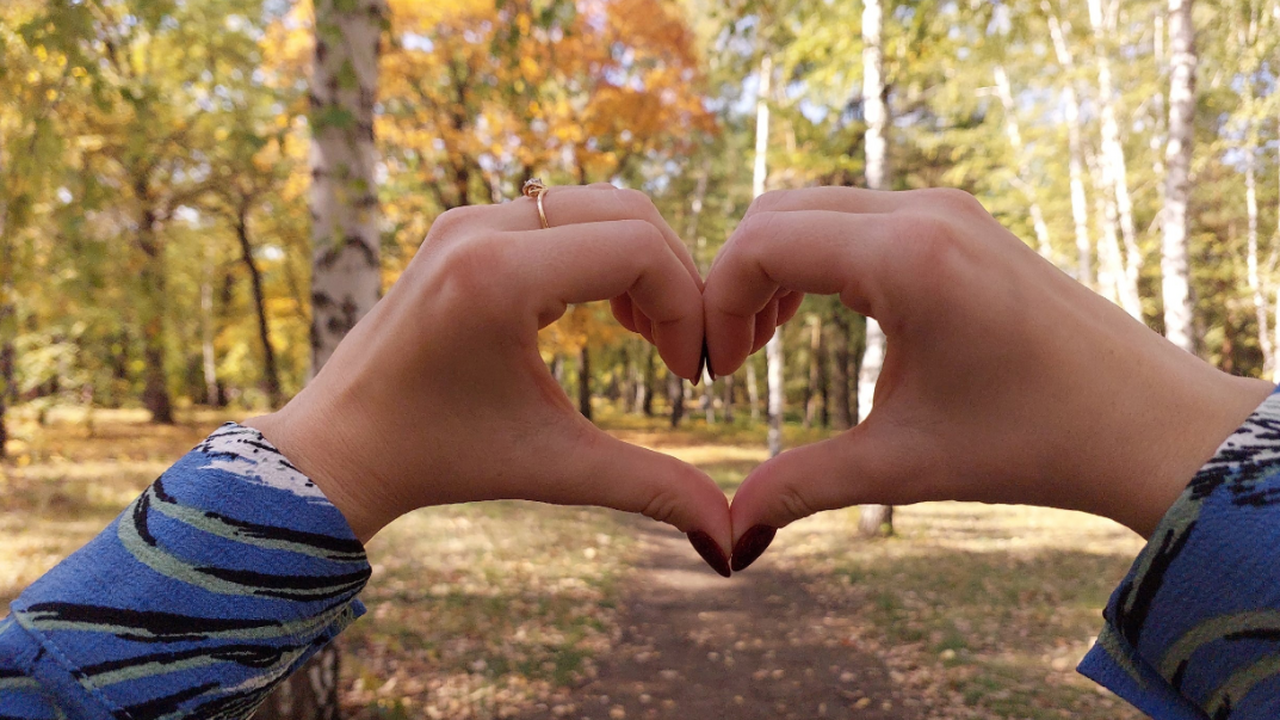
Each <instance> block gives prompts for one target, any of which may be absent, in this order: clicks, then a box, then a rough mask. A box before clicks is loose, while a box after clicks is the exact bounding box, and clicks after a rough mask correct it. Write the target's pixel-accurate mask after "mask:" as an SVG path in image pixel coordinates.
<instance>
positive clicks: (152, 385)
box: [138, 210, 173, 425]
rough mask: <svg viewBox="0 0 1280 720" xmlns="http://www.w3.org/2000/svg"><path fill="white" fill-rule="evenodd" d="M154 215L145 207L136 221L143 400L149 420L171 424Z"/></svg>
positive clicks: (162, 286) (160, 262)
mask: <svg viewBox="0 0 1280 720" xmlns="http://www.w3.org/2000/svg"><path fill="white" fill-rule="evenodd" d="M156 223H157V221H156V218H155V215H154V214H153V213H152V212H151V211H150V210H147V211H145V212H143V214H142V217H141V219H140V220H139V223H138V245H139V247H141V248H142V252H143V255H144V259H143V264H142V274H141V280H142V302H141V303H140V307H141V310H142V318H141V319H142V358H143V367H144V370H143V373H144V374H143V378H144V386H143V391H142V404H143V406H144V407H146V408H147V410H148V411H150V413H151V421H152V422H154V423H159V424H162V425H172V424H173V403H172V401H171V400H170V399H169V386H168V379H167V378H166V376H165V347H164V308H165V305H166V297H165V266H164V248H163V247H161V246H160V244H159V238H157V237H156Z"/></svg>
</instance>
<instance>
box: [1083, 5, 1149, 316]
mask: <svg viewBox="0 0 1280 720" xmlns="http://www.w3.org/2000/svg"><path fill="white" fill-rule="evenodd" d="M1118 12H1119V4H1118V2H1117V0H1109V1H1108V2H1107V5H1106V7H1105V8H1104V7H1103V0H1089V20H1090V23H1091V24H1092V25H1093V33H1094V50H1095V55H1096V64H1097V71H1098V104H1099V109H1100V111H1099V115H1100V122H1101V126H1102V158H1101V168H1102V181H1103V187H1104V189H1105V190H1106V191H1107V194H1108V195H1109V196H1110V198H1111V202H1109V204H1108V207H1112V208H1114V213H1115V219H1116V226H1117V227H1118V228H1119V231H1120V235H1121V238H1122V239H1123V241H1124V252H1125V256H1124V258H1123V262H1122V267H1123V273H1122V274H1121V275H1120V276H1118V277H1116V289H1117V293H1118V294H1119V298H1120V304H1121V306H1122V307H1124V309H1125V312H1128V313H1129V314H1130V315H1132V316H1133V317H1135V318H1137V319H1138V320H1143V317H1142V299H1141V296H1140V295H1139V294H1138V276H1139V274H1140V272H1141V267H1142V257H1141V254H1140V252H1139V250H1138V242H1137V238H1136V231H1135V230H1134V226H1133V202H1132V200H1131V199H1130V198H1129V181H1128V170H1127V168H1126V165H1125V158H1124V146H1123V145H1122V144H1121V142H1120V125H1119V123H1118V121H1117V120H1116V107H1115V105H1116V100H1115V87H1114V83H1113V81H1112V78H1111V59H1110V57H1109V55H1108V52H1109V51H1108V48H1107V47H1106V46H1105V45H1104V43H1103V41H1102V40H1103V38H1104V37H1111V36H1114V35H1115V33H1116V22H1117V15H1118Z"/></svg>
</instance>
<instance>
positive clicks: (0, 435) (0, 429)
mask: <svg viewBox="0 0 1280 720" xmlns="http://www.w3.org/2000/svg"><path fill="white" fill-rule="evenodd" d="M3 160H4V153H3V152H0V162H3ZM0 170H3V165H0ZM8 220H9V200H8V198H7V197H3V196H0V461H3V460H4V459H5V458H6V457H8V455H7V452H6V451H5V443H7V442H8V441H9V426H8V425H7V424H6V422H5V419H6V418H5V413H6V411H7V408H8V404H7V401H8V399H9V398H11V397H14V396H15V395H16V393H15V392H14V386H13V354H14V353H13V342H14V338H15V337H16V336H17V334H18V322H17V320H18V313H17V309H16V308H15V307H14V304H15V301H14V294H13V275H14V270H13V243H12V242H10V240H9V223H8Z"/></svg>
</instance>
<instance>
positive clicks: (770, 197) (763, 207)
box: [747, 190, 795, 217]
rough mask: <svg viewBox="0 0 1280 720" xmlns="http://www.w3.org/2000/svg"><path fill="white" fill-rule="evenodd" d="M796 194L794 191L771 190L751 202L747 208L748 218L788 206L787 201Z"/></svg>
mask: <svg viewBox="0 0 1280 720" xmlns="http://www.w3.org/2000/svg"><path fill="white" fill-rule="evenodd" d="M794 194H795V191H794V190H770V191H769V192H766V193H763V194H762V195H760V197H757V198H756V199H755V200H752V201H751V206H750V207H748V208H747V217H750V216H752V215H755V214H757V213H768V212H774V211H776V210H777V209H778V208H780V207H783V206H785V205H786V202H787V199H788V198H790V197H791V196H792V195H794Z"/></svg>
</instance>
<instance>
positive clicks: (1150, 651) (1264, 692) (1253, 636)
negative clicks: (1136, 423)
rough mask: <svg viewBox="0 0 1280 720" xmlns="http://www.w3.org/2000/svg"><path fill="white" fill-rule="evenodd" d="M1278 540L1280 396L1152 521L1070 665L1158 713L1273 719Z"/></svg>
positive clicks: (1278, 667)
mask: <svg viewBox="0 0 1280 720" xmlns="http://www.w3.org/2000/svg"><path fill="white" fill-rule="evenodd" d="M1277 548H1280V393H1277V394H1273V395H1271V396H1270V397H1268V398H1267V399H1266V401H1264V402H1263V403H1262V405H1261V406H1259V407H1258V409H1257V410H1256V411H1254V413H1253V415H1251V416H1250V417H1249V419H1248V420H1246V421H1245V423H1244V424H1243V425H1242V426H1241V427H1240V428H1239V429H1238V430H1236V432H1235V433H1234V434H1232V435H1231V437H1229V438H1227V440H1226V441H1225V442H1224V443H1223V444H1222V446H1221V447H1219V448H1218V452H1217V454H1216V455H1214V457H1213V459H1211V460H1210V461H1209V462H1208V463H1207V464H1206V465H1205V466H1204V467H1203V468H1201V469H1200V472H1199V473H1197V474H1196V476H1195V478H1194V479H1193V480H1192V481H1191V483H1190V484H1189V485H1188V486H1187V489H1186V490H1185V491H1184V492H1183V494H1182V496H1181V497H1180V498H1179V499H1178V501H1177V502H1176V503H1175V504H1174V505H1173V507H1172V508H1170V510H1169V512H1168V513H1167V514H1166V515H1165V517H1164V519H1163V520H1161V522H1160V524H1159V526H1157V528H1156V531H1155V532H1154V533H1153V534H1152V536H1151V541H1150V542H1149V543H1148V544H1147V546H1146V548H1144V549H1143V551H1142V554H1140V555H1139V556H1138V559H1137V560H1136V561H1135V562H1134V564H1133V567H1132V568H1131V569H1130V570H1129V574H1128V576H1127V577H1126V578H1125V579H1124V581H1123V582H1122V583H1121V585H1120V587H1119V588H1117V589H1116V591H1115V593H1114V594H1113V595H1112V596H1111V601H1110V603H1109V604H1108V606H1107V608H1106V610H1105V611H1104V613H1103V614H1104V617H1105V619H1106V623H1105V625H1104V627H1103V630H1102V633H1101V635H1099V637H1098V642H1097V644H1096V645H1095V646H1094V647H1093V649H1092V650H1090V652H1089V654H1088V655H1087V656H1085V659H1084V661H1083V662H1082V663H1081V664H1080V668H1079V670H1080V672H1082V673H1084V674H1085V675H1087V676H1089V677H1090V678H1092V679H1094V680H1095V681H1097V682H1099V683H1101V684H1102V685H1105V686H1107V687H1109V688H1110V689H1111V690H1112V691H1114V692H1115V693H1116V694H1118V695H1120V696H1121V697H1123V698H1124V699H1125V700H1128V701H1129V702H1130V703H1132V704H1133V705H1135V706H1136V707H1138V709H1140V710H1142V711H1143V712H1145V713H1147V714H1148V715H1150V716H1152V717H1154V718H1157V720H1205V719H1206V718H1210V719H1211V720H1254V719H1261V718H1267V719H1268V720H1274V719H1275V718H1280V552H1278V551H1277Z"/></svg>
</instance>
